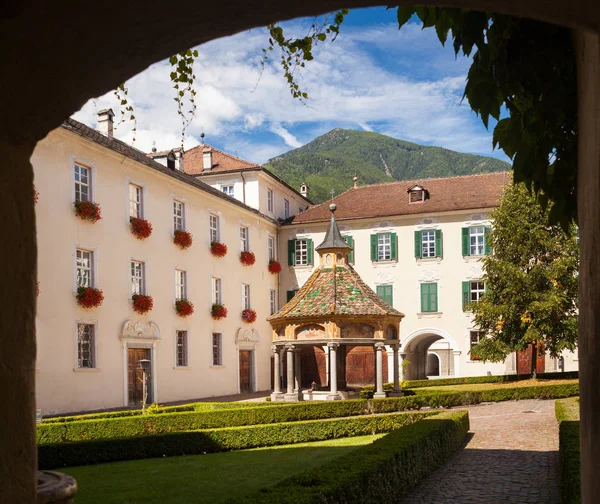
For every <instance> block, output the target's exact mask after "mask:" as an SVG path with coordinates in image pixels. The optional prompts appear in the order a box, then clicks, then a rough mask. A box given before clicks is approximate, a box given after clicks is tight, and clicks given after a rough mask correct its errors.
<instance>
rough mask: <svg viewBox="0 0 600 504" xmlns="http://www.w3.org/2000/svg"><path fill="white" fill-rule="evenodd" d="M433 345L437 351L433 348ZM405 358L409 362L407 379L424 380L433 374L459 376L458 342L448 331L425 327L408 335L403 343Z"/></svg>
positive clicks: (405, 373) (406, 372)
mask: <svg viewBox="0 0 600 504" xmlns="http://www.w3.org/2000/svg"><path fill="white" fill-rule="evenodd" d="M432 347H433V348H434V349H435V351H433V350H432ZM402 349H403V354H404V355H405V357H404V359H405V360H406V361H408V362H409V364H408V365H406V370H405V371H404V379H405V380H424V379H426V378H427V377H433V376H457V375H458V363H457V362H455V361H456V358H455V357H456V355H455V352H456V351H457V350H458V347H457V346H456V342H455V341H454V340H453V339H452V338H451V337H450V336H449V335H448V334H446V333H444V332H442V331H438V330H436V329H424V330H421V331H417V332H415V333H413V334H410V335H408V337H407V338H406V340H405V341H404V342H403V344H402Z"/></svg>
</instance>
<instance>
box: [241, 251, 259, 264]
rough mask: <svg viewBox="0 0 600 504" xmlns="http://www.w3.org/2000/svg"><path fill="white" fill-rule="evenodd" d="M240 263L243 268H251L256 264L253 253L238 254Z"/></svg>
mask: <svg viewBox="0 0 600 504" xmlns="http://www.w3.org/2000/svg"><path fill="white" fill-rule="evenodd" d="M240 262H241V263H242V264H243V265H244V266H252V265H253V264H254V263H255V262H256V256H255V255H254V252H249V251H243V252H242V253H241V254H240Z"/></svg>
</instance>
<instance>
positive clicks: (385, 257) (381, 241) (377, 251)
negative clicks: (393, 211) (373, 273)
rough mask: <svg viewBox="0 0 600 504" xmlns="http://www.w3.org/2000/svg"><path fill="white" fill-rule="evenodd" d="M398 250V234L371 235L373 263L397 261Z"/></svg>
mask: <svg viewBox="0 0 600 504" xmlns="http://www.w3.org/2000/svg"><path fill="white" fill-rule="evenodd" d="M397 250H398V247H397V237H396V233H378V234H373V235H371V261H395V260H396V259H397V257H398V254H397Z"/></svg>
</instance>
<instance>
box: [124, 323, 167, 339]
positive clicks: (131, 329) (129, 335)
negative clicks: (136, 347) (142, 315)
mask: <svg viewBox="0 0 600 504" xmlns="http://www.w3.org/2000/svg"><path fill="white" fill-rule="evenodd" d="M119 339H122V340H123V339H137V340H159V339H160V330H159V329H158V326H157V325H156V324H155V323H154V322H144V321H143V320H135V321H133V320H131V319H129V320H127V321H125V323H124V324H123V331H122V332H121V335H120V337H119Z"/></svg>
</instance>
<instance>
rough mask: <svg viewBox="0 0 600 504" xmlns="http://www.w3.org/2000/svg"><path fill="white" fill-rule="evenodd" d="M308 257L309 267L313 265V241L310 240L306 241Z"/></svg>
mask: <svg viewBox="0 0 600 504" xmlns="http://www.w3.org/2000/svg"><path fill="white" fill-rule="evenodd" d="M306 257H307V259H308V265H309V266H312V265H313V241H312V240H311V239H310V238H309V239H308V240H306Z"/></svg>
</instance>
